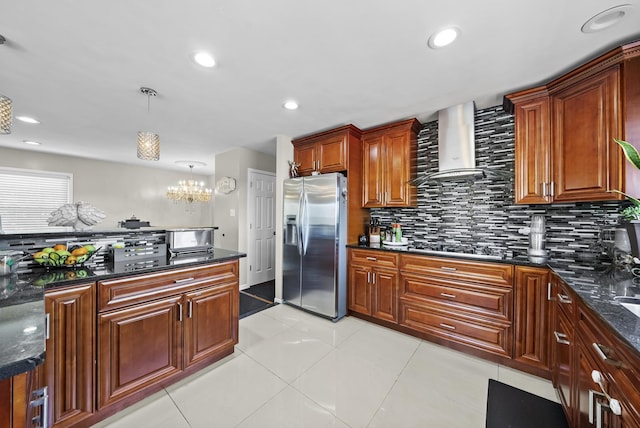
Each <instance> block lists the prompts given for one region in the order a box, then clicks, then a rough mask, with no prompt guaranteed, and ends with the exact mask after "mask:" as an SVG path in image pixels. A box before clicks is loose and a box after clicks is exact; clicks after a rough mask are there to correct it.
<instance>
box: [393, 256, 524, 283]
mask: <svg viewBox="0 0 640 428" xmlns="http://www.w3.org/2000/svg"><path fill="white" fill-rule="evenodd" d="M400 269H401V270H402V271H406V272H411V273H417V274H422V275H429V276H436V277H440V278H447V279H458V280H462V281H467V282H479V283H482V284H491V285H497V286H501V287H512V286H513V266H512V265H509V264H501V263H487V262H472V261H468V260H454V259H447V258H441V257H428V256H419V255H409V254H403V255H402V257H401V258H400Z"/></svg>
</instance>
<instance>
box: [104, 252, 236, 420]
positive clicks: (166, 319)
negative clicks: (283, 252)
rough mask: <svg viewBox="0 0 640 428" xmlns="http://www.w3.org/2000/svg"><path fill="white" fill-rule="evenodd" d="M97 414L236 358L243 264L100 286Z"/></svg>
mask: <svg viewBox="0 0 640 428" xmlns="http://www.w3.org/2000/svg"><path fill="white" fill-rule="evenodd" d="M98 302H99V306H98V308H99V313H98V344H99V345H98V399H97V402H98V407H99V409H103V408H105V407H108V406H110V405H112V404H114V403H116V402H119V401H120V400H123V399H125V398H126V397H129V396H131V395H133V394H136V393H139V392H142V391H146V390H153V389H154V388H155V389H156V390H157V389H158V388H160V387H161V385H162V384H163V383H164V382H169V381H171V380H172V379H175V378H177V377H179V376H183V373H184V372H187V371H195V370H198V369H200V368H202V367H204V366H205V365H207V364H210V363H212V362H214V361H216V360H218V359H220V358H222V357H223V356H225V355H228V354H230V353H232V352H233V350H234V345H235V344H236V343H237V342H238V310H239V309H238V305H239V296H238V262H237V260H234V261H228V262H221V263H217V264H214V265H208V266H197V267H190V268H184V269H176V270H171V271H166V272H158V273H153V274H149V275H133V276H129V277H125V278H116V279H112V280H105V281H100V282H98Z"/></svg>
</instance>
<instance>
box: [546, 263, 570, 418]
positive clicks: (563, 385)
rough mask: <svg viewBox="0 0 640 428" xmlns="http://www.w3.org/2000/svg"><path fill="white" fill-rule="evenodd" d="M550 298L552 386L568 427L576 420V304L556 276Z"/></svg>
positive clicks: (551, 281) (552, 283) (551, 284)
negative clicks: (574, 384)
mask: <svg viewBox="0 0 640 428" xmlns="http://www.w3.org/2000/svg"><path fill="white" fill-rule="evenodd" d="M550 286H551V289H550V294H551V298H552V299H553V300H552V302H553V305H552V322H551V337H550V338H549V339H550V340H549V344H550V347H551V382H552V383H553V386H554V387H555V389H556V391H557V393H558V398H559V399H560V404H562V407H563V408H564V410H565V416H566V417H567V421H568V423H569V426H573V425H572V422H573V420H574V419H575V417H574V414H573V413H574V412H573V410H572V409H573V406H574V402H575V399H574V398H573V395H574V392H573V378H572V373H571V372H572V368H573V367H574V365H575V362H574V347H575V335H574V322H573V316H574V312H575V308H574V307H575V302H574V298H573V296H572V294H571V293H570V292H569V290H568V287H567V286H566V285H565V284H564V283H563V282H562V281H561V280H560V279H559V278H557V277H556V276H555V275H551V279H550Z"/></svg>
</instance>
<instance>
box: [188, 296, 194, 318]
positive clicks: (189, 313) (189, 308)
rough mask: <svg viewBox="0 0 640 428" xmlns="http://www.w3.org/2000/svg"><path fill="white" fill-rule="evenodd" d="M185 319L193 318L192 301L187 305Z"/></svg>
mask: <svg viewBox="0 0 640 428" xmlns="http://www.w3.org/2000/svg"><path fill="white" fill-rule="evenodd" d="M187 318H193V301H191V300H189V302H188V304H187Z"/></svg>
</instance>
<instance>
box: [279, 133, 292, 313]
mask: <svg viewBox="0 0 640 428" xmlns="http://www.w3.org/2000/svg"><path fill="white" fill-rule="evenodd" d="M289 161H293V145H291V137H287V136H284V135H278V136H277V137H276V189H277V190H276V225H277V226H276V236H277V238H278V239H276V300H277V301H282V246H283V245H282V244H283V242H282V240H283V235H282V231H283V230H284V222H283V218H284V215H283V212H282V207H283V200H282V199H283V195H282V182H283V181H284V180H286V179H287V178H289Z"/></svg>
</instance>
